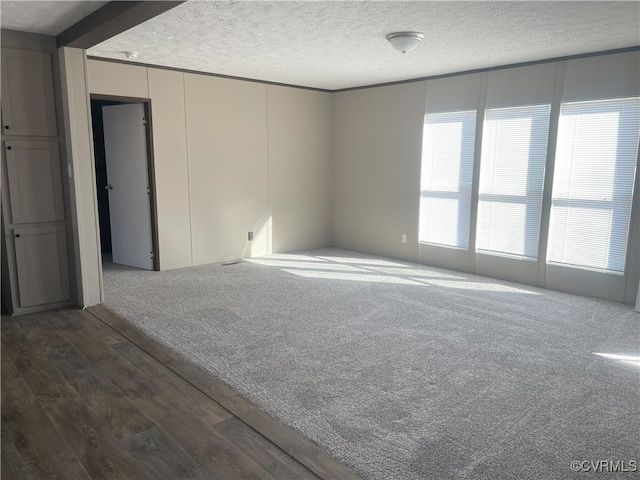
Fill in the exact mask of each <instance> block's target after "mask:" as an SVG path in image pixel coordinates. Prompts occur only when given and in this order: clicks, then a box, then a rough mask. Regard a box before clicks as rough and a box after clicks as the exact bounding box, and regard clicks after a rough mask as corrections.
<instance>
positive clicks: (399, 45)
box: [385, 32, 424, 53]
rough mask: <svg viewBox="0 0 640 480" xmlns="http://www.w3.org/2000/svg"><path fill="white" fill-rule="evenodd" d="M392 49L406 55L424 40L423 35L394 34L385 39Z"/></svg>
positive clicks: (417, 33)
mask: <svg viewBox="0 0 640 480" xmlns="http://www.w3.org/2000/svg"><path fill="white" fill-rule="evenodd" d="M385 38H386V39H387V41H388V42H389V43H390V44H391V46H392V47H393V48H395V49H396V50H398V51H399V52H402V53H407V52H410V51H411V50H413V49H414V48H416V47H417V46H418V45H419V44H420V42H422V40H423V39H424V33H420V32H395V33H390V34H389V35H387V36H386V37H385Z"/></svg>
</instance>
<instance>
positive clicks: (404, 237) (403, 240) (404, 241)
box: [402, 233, 407, 243]
mask: <svg viewBox="0 0 640 480" xmlns="http://www.w3.org/2000/svg"><path fill="white" fill-rule="evenodd" d="M402 243H407V236H406V235H405V234H404V233H403V234H402Z"/></svg>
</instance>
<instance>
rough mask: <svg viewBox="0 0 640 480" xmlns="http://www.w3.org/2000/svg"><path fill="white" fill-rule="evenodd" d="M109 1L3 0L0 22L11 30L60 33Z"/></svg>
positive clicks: (0, 3) (0, 5)
mask: <svg viewBox="0 0 640 480" xmlns="http://www.w3.org/2000/svg"><path fill="white" fill-rule="evenodd" d="M105 3H107V2H98V1H95V2H94V1H91V2H86V1H85V2H78V1H73V2H71V1H51V0H49V1H48V2H41V1H30V0H29V1H27V0H23V1H21V2H16V1H6V0H1V1H0V25H2V28H7V29H9V30H19V31H22V32H31V33H42V34H44V35H58V34H59V33H62V32H64V31H65V30H66V29H67V28H69V27H70V26H71V25H73V24H74V23H77V22H78V21H80V20H82V19H83V18H84V17H86V16H87V15H89V14H90V13H92V12H93V11H95V10H97V9H98V8H100V7H101V6H103V5H104V4H105Z"/></svg>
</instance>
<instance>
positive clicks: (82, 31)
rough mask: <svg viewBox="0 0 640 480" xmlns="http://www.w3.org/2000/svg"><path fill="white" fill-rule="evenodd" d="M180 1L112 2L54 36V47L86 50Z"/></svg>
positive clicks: (170, 7) (178, 3)
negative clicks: (55, 45)
mask: <svg viewBox="0 0 640 480" xmlns="http://www.w3.org/2000/svg"><path fill="white" fill-rule="evenodd" d="M181 3H184V0H183V1H164V0H163V1H142V2H133V1H113V2H109V3H107V4H106V5H104V6H102V7H100V8H99V9H98V10H96V11H95V12H93V13H91V14H90V15H88V16H87V17H85V18H83V19H82V20H80V21H79V22H78V23H76V24H74V25H72V26H70V27H69V28H67V29H66V30H65V31H64V32H62V33H61V34H59V35H58V36H57V37H56V44H57V46H58V47H75V48H82V49H84V50H87V49H89V48H91V47H93V46H95V45H98V44H99V43H101V42H104V41H105V40H108V39H109V38H111V37H114V36H116V35H118V34H120V33H122V32H124V31H126V30H129V29H130V28H133V27H135V26H136V25H140V24H141V23H144V22H146V21H147V20H149V19H151V18H153V17H156V16H158V15H160V14H161V13H164V12H166V11H168V10H171V9H172V8H174V7H177V6H178V5H180V4H181Z"/></svg>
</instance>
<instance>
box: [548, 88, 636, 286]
mask: <svg viewBox="0 0 640 480" xmlns="http://www.w3.org/2000/svg"><path fill="white" fill-rule="evenodd" d="M639 132H640V99H639V98H618V99H609V100H598V101H588V102H571V103H563V104H562V108H561V112H560V122H559V126H558V145H557V151H556V160H555V169H554V178H553V194H552V204H551V219H550V226H549V248H548V253H547V261H548V262H552V263H560V264H568V265H574V266H579V267H586V268H591V269H598V270H606V271H610V272H619V273H623V272H624V266H625V257H626V251H627V241H628V234H629V223H630V218H631V201H632V198H633V183H634V176H635V169H636V163H637V158H638V137H639V135H640V134H639Z"/></svg>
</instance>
